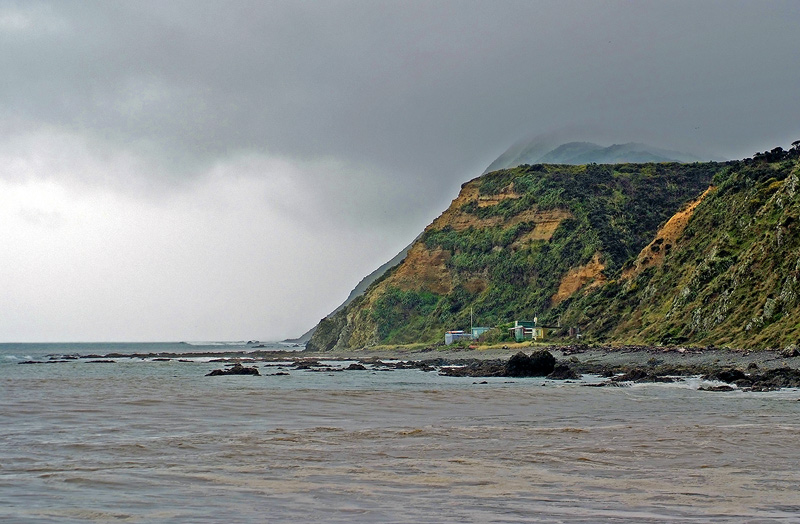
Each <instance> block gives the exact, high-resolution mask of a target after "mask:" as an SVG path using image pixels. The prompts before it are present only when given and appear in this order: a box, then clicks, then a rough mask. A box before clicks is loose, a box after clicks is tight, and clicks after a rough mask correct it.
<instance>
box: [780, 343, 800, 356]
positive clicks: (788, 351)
mask: <svg viewBox="0 0 800 524" xmlns="http://www.w3.org/2000/svg"><path fill="white" fill-rule="evenodd" d="M781 356H782V357H783V358H792V357H796V356H800V350H798V349H797V344H789V345H788V346H786V347H785V348H783V350H781Z"/></svg>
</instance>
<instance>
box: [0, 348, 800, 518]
mask: <svg viewBox="0 0 800 524" xmlns="http://www.w3.org/2000/svg"><path fill="white" fill-rule="evenodd" d="M117 360H118V362H117V363H114V364H111V363H106V364H101V363H95V364H89V363H87V362H85V361H76V362H71V363H61V364H48V365H45V364H42V365H30V366H20V365H16V364H13V365H12V364H11V363H5V364H0V401H1V402H2V410H0V521H8V522H24V523H30V522H108V521H115V522H145V523H162V522H198V523H201V522H209V523H211V522H213V523H217V522H224V523H238V522H310V521H311V522H313V521H317V522H800V490H799V489H798V488H800V468H798V466H800V451H798V449H799V448H798V437H797V435H798V432H799V431H800V418H798V415H799V414H800V402H798V398H800V392H798V391H787V390H784V391H780V392H773V393H742V392H730V393H710V392H701V391H697V390H696V387H697V385H698V383H699V382H698V381H697V380H690V381H687V382H683V383H679V384H667V385H663V384H662V385H648V386H633V387H627V388H608V387H607V388H594V387H585V386H583V385H581V384H580V383H566V384H564V383H561V384H560V383H556V382H551V381H544V380H541V379H524V380H519V379H517V380H514V381H513V382H509V381H508V380H507V379H492V380H488V381H487V382H488V383H486V384H476V383H475V380H474V379H459V378H451V377H440V376H438V375H436V374H434V373H424V372H421V371H415V370H397V371H391V372H388V371H344V372H338V373H334V372H331V373H315V372H308V371H290V375H288V376H262V377H247V376H245V377H204V376H203V375H204V373H205V372H207V371H208V370H210V369H212V368H213V367H215V365H214V364H209V363H207V362H191V363H179V362H176V361H174V360H173V361H170V362H148V361H141V360H126V359H117ZM274 370H275V368H266V367H263V368H262V373H267V372H273V371H274Z"/></svg>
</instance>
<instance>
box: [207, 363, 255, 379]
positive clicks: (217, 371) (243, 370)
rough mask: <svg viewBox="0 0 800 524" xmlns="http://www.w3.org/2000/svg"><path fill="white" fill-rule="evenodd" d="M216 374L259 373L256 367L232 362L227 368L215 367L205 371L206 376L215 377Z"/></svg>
mask: <svg viewBox="0 0 800 524" xmlns="http://www.w3.org/2000/svg"><path fill="white" fill-rule="evenodd" d="M218 375H256V376H260V375H261V373H259V372H258V368H256V367H252V368H247V367H244V366H243V365H241V364H239V363H238V362H237V363H236V364H234V365H233V366H232V367H231V368H229V369H215V370H214V371H212V372H211V373H207V374H206V376H207V377H216V376H218Z"/></svg>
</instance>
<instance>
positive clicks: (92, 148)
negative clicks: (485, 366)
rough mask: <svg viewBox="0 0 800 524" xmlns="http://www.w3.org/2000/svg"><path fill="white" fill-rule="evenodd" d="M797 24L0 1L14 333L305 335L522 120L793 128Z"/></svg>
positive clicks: (415, 7) (669, 135)
mask: <svg viewBox="0 0 800 524" xmlns="http://www.w3.org/2000/svg"><path fill="white" fill-rule="evenodd" d="M799 28H800V2H797V1H796V0H791V1H785V2H778V1H775V2H770V1H760V2H753V1H735V0H724V1H698V0H691V1H662V0H658V1H653V2H648V1H605V2H603V1H571V2H570V1H563V0H558V1H552V2H543V1H527V2H502V1H497V0H492V1H486V2H468V1H441V2H431V1H427V2H409V1H404V2H380V1H363V2H340V1H331V2H326V1H311V2H300V1H297V0H293V1H289V2H264V1H260V0H259V1H253V2H247V1H225V2H222V1H220V2H202V1H187V2H182V1H176V0H170V1H169V2H163V1H160V0H159V1H153V2H148V1H142V0H136V1H129V2H114V1H108V0H104V1H102V2H101V1H97V2H91V1H75V2H72V1H68V0H57V1H52V2H37V1H35V0H24V1H22V0H21V1H19V2H14V1H3V0H0V78H2V82H0V134H1V136H2V140H0V341H110V340H118V341H140V340H242V339H261V340H268V339H277V338H283V337H287V336H297V335H300V334H301V333H302V332H303V331H305V330H306V329H308V328H309V327H311V326H312V325H314V324H315V323H316V322H317V321H318V320H319V319H320V318H321V317H322V316H324V315H325V314H326V313H328V312H330V311H331V310H332V309H333V308H335V307H336V306H337V305H338V304H339V303H341V302H342V301H343V300H344V299H345V298H346V296H347V294H348V292H349V291H350V289H352V288H353V287H354V286H355V284H356V283H357V282H358V281H359V280H360V279H361V278H362V277H363V276H365V275H366V274H367V273H369V272H371V271H372V270H374V269H375V268H377V267H378V266H379V265H381V264H382V263H384V262H386V261H387V260H388V259H390V258H391V257H392V256H394V255H395V254H396V253H397V252H398V251H400V249H402V248H403V247H404V246H405V245H407V244H408V243H409V242H410V241H411V240H412V239H413V238H414V237H415V236H416V235H417V234H418V233H419V232H420V231H421V230H422V228H423V227H424V226H425V225H427V224H428V223H429V222H430V221H431V220H432V219H433V218H435V217H436V216H438V214H439V213H441V212H442V211H443V210H444V209H445V208H446V206H447V205H448V204H449V202H450V200H452V199H453V198H455V196H456V194H457V192H458V188H459V186H460V184H461V183H462V182H464V181H466V180H469V179H471V178H473V177H475V176H477V175H479V174H480V173H481V172H482V171H483V169H484V168H485V167H486V166H487V165H488V164H489V163H491V161H492V160H494V159H495V158H496V157H497V156H498V155H500V154H501V153H502V152H503V151H504V150H505V149H506V148H507V147H508V146H510V145H511V144H512V143H514V142H516V141H518V140H520V139H522V138H524V137H527V136H534V135H537V134H541V133H551V132H554V131H563V130H565V129H567V130H573V131H580V130H582V129H591V130H593V133H594V136H595V137H596V140H598V141H601V142H602V141H604V140H605V142H606V145H610V144H611V143H612V142H621V141H633V140H635V141H644V142H648V143H651V144H653V145H656V146H661V147H666V148H672V149H679V150H683V151H686V152H689V153H695V154H698V155H700V156H716V157H723V158H739V157H743V156H750V155H752V154H753V153H754V152H756V151H761V150H764V149H767V148H772V147H775V146H777V145H780V146H783V147H787V146H788V144H789V143H791V142H792V141H793V140H796V139H800V58H798V57H800V30H799ZM578 134H580V133H577V134H576V137H577V136H578Z"/></svg>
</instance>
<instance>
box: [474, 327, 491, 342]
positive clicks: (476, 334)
mask: <svg viewBox="0 0 800 524" xmlns="http://www.w3.org/2000/svg"><path fill="white" fill-rule="evenodd" d="M490 329H492V328H489V327H484V326H481V327H473V328H472V338H474V339H475V340H477V339H478V337H479V336H481V335H483V334H484V333H486V332H487V331H489V330H490Z"/></svg>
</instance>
